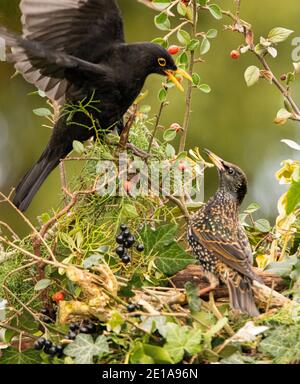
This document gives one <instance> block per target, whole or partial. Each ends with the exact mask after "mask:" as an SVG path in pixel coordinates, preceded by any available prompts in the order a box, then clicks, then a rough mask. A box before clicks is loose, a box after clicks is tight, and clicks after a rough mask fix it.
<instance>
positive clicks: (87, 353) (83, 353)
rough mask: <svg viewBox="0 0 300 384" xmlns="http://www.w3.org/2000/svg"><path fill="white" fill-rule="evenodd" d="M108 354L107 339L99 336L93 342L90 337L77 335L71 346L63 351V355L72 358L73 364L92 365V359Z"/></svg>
mask: <svg viewBox="0 0 300 384" xmlns="http://www.w3.org/2000/svg"><path fill="white" fill-rule="evenodd" d="M108 352H109V346H108V342H107V338H106V337H105V336H103V335H101V336H99V337H98V338H97V340H96V342H94V340H93V337H92V336H91V335H84V334H81V333H80V334H79V335H78V336H77V337H76V339H75V341H74V342H73V343H72V344H69V345H68V346H67V347H66V348H65V349H64V354H65V355H67V356H71V357H74V358H75V360H74V363H75V364H93V358H94V357H95V356H98V357H99V358H101V356H102V355H103V354H105V353H108Z"/></svg>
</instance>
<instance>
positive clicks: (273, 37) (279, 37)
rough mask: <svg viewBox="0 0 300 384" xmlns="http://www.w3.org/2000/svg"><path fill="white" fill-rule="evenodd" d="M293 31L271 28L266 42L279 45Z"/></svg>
mask: <svg viewBox="0 0 300 384" xmlns="http://www.w3.org/2000/svg"><path fill="white" fill-rule="evenodd" d="M292 33H294V31H292V30H291V29H286V28H281V27H278V28H273V29H272V30H271V31H270V32H269V34H268V40H269V41H271V42H272V43H281V42H282V41H285V40H286V39H287V38H288V37H289V36H290V35H291V34H292Z"/></svg>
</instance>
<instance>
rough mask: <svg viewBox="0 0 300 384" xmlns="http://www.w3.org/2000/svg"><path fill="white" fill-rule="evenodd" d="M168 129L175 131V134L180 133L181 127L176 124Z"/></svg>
mask: <svg viewBox="0 0 300 384" xmlns="http://www.w3.org/2000/svg"><path fill="white" fill-rule="evenodd" d="M170 128H171V129H174V130H175V131H176V133H178V132H180V131H182V127H181V125H180V124H178V123H173V124H171V126H170Z"/></svg>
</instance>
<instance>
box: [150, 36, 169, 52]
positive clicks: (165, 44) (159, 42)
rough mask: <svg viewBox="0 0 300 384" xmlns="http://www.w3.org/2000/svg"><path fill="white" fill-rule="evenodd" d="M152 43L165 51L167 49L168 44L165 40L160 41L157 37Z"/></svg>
mask: <svg viewBox="0 0 300 384" xmlns="http://www.w3.org/2000/svg"><path fill="white" fill-rule="evenodd" d="M152 43H154V44H158V45H161V46H162V47H164V48H165V49H166V48H168V42H167V41H166V40H165V39H162V38H161V37H158V38H156V39H153V40H152Z"/></svg>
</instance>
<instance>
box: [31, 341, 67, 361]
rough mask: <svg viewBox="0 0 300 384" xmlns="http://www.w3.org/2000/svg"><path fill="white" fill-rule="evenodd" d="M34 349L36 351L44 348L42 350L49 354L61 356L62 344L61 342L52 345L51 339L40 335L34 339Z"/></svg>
mask: <svg viewBox="0 0 300 384" xmlns="http://www.w3.org/2000/svg"><path fill="white" fill-rule="evenodd" d="M34 349H36V350H38V351H41V350H44V352H45V353H46V354H47V355H50V356H57V357H62V355H63V350H64V346H63V345H61V344H59V345H54V344H53V343H52V341H50V340H46V339H45V338H44V337H40V338H39V339H37V340H36V341H35V343H34Z"/></svg>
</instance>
